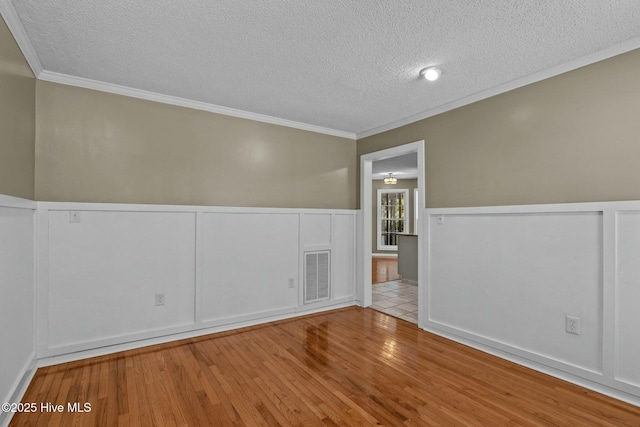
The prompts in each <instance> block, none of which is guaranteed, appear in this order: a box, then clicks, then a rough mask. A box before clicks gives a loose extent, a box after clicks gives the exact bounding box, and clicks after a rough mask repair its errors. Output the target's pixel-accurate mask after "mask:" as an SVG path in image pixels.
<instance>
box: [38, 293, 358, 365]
mask: <svg viewBox="0 0 640 427" xmlns="http://www.w3.org/2000/svg"><path fill="white" fill-rule="evenodd" d="M353 305H357V302H356V301H355V300H349V301H348V302H338V303H334V304H331V305H325V306H323V307H316V308H311V309H307V310H304V309H303V308H301V307H299V308H295V307H294V308H292V309H289V310H274V311H273V312H264V313H260V315H259V316H257V317H256V316H254V318H253V319H249V318H248V317H247V316H242V318H244V320H238V318H239V317H234V320H235V321H231V320H224V319H216V320H215V323H216V326H205V327H202V328H199V329H194V330H191V331H187V332H181V333H168V334H165V335H159V336H156V337H154V338H146V339H140V340H135V341H129V342H123V343H120V344H105V345H100V344H96V347H94V348H91V349H86V350H81V351H73V352H68V353H62V354H57V355H52V356H44V357H40V358H38V360H37V364H38V367H44V366H51V365H57V364H61V363H67V362H74V361H77V360H82V359H88V358H91V357H98V356H104V355H107V354H112V353H117V352H120V351H126V350H133V349H136V348H142V347H148V346H153V345H157V344H165V343H168V342H173V341H179V340H183V339H189V338H195V337H199V336H203V335H209V334H215V333H218V332H226V331H230V330H234V329H240V328H246V327H249V326H255V325H261V324H264V323H269V322H275V321H278V320H287V319H293V318H296V317H301V316H306V315H309V314H314V313H320V312H323V311H329V310H335V309H339V308H345V307H350V306H353ZM276 312H277V314H276Z"/></svg>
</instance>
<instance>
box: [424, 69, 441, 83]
mask: <svg viewBox="0 0 640 427" xmlns="http://www.w3.org/2000/svg"><path fill="white" fill-rule="evenodd" d="M440 74H442V71H440V70H439V69H437V68H436V67H428V68H424V69H422V70H421V71H420V75H421V76H422V77H424V78H425V79H427V80H429V81H430V82H434V81H436V80H438V77H440Z"/></svg>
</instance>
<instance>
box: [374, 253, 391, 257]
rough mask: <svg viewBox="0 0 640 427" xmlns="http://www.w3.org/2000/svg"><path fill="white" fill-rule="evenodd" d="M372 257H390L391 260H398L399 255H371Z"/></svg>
mask: <svg viewBox="0 0 640 427" xmlns="http://www.w3.org/2000/svg"><path fill="white" fill-rule="evenodd" d="M371 256H372V257H374V258H377V257H389V258H398V254H384V253H375V254H371Z"/></svg>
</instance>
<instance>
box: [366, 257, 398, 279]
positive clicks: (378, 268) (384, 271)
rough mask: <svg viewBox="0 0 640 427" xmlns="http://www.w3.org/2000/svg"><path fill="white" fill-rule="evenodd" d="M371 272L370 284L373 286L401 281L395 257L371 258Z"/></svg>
mask: <svg viewBox="0 0 640 427" xmlns="http://www.w3.org/2000/svg"><path fill="white" fill-rule="evenodd" d="M371 270H372V271H371V283H372V284H374V285H375V284H376V283H384V282H390V281H392V280H399V279H401V277H400V275H399V274H398V258H396V257H380V256H374V257H371Z"/></svg>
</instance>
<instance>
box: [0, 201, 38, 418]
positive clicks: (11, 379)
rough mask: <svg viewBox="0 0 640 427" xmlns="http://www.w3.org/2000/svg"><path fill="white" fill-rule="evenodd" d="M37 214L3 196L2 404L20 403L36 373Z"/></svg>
mask: <svg viewBox="0 0 640 427" xmlns="http://www.w3.org/2000/svg"><path fill="white" fill-rule="evenodd" d="M35 209H36V203H35V202H32V201H29V200H24V199H19V198H15V197H9V196H3V195H0V326H1V327H0V403H4V402H20V399H21V398H22V395H23V393H24V391H25V390H26V387H27V385H28V384H29V382H30V380H31V377H32V376H33V374H34V373H35V275H34V264H35V240H34V239H35ZM11 415H12V414H10V413H5V412H0V425H2V426H4V425H7V424H8V423H9V421H10V419H11Z"/></svg>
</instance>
